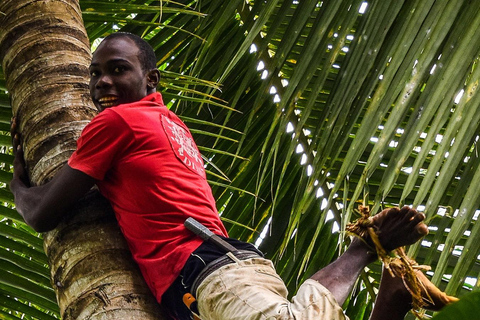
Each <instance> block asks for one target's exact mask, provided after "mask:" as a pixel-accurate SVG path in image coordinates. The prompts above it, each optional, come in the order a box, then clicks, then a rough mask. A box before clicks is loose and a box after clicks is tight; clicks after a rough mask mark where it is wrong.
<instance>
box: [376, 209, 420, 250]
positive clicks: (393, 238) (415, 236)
mask: <svg viewBox="0 0 480 320" xmlns="http://www.w3.org/2000/svg"><path fill="white" fill-rule="evenodd" d="M424 219H425V215H424V214H423V213H421V212H417V210H415V209H411V208H410V207H406V206H405V207H403V208H401V209H399V208H391V209H385V210H383V211H382V212H380V213H378V214H376V215H374V216H373V217H371V220H372V221H373V225H374V226H373V228H374V229H375V232H376V233H377V235H378V238H379V240H380V243H381V244H382V246H383V248H385V250H387V251H391V250H393V249H396V248H398V247H403V246H407V245H410V244H413V243H415V242H417V241H418V240H419V239H420V238H422V237H424V236H426V235H427V234H428V228H427V225H426V224H425V223H423V220H424Z"/></svg>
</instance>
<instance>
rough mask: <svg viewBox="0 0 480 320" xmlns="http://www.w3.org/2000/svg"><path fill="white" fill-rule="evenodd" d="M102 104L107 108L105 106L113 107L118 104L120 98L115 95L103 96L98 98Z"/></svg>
mask: <svg viewBox="0 0 480 320" xmlns="http://www.w3.org/2000/svg"><path fill="white" fill-rule="evenodd" d="M97 101H98V103H99V104H100V106H101V107H102V108H103V109H105V108H110V107H113V106H114V105H116V104H117V101H118V98H117V97H115V96H108V97H102V98H100V99H98V100H97Z"/></svg>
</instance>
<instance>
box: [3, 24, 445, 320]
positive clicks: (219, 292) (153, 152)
mask: <svg viewBox="0 0 480 320" xmlns="http://www.w3.org/2000/svg"><path fill="white" fill-rule="evenodd" d="M155 62H156V61H155V54H154V52H153V50H152V48H151V47H150V46H149V45H148V43H146V42H145V41H144V40H142V39H141V38H140V37H138V36H135V35H133V34H128V33H115V34H112V35H110V36H108V37H107V38H105V39H104V40H103V42H102V43H101V44H100V45H99V47H98V48H97V50H96V51H95V53H94V55H93V58H92V62H91V65H90V94H91V98H92V100H93V102H94V103H95V105H96V107H97V108H98V109H99V111H101V112H100V114H99V115H98V116H96V117H95V118H94V119H93V120H92V122H91V123H90V124H89V125H87V126H86V127H85V129H84V131H83V132H82V135H81V137H80V138H79V140H78V143H77V150H76V151H75V152H74V154H73V155H72V156H71V157H70V159H69V161H68V164H67V165H65V166H64V167H63V168H62V169H61V170H60V171H59V172H58V173H57V174H56V175H55V177H54V178H53V179H52V180H51V181H50V182H48V183H46V184H44V185H41V186H35V187H31V186H30V184H29V180H28V177H27V174H26V170H25V168H24V167H25V165H24V160H23V151H22V148H21V144H20V141H21V137H20V134H19V133H16V122H15V121H14V122H13V124H12V134H13V136H14V139H13V143H14V149H15V150H16V155H15V163H14V170H15V173H14V178H13V180H12V182H11V184H10V188H11V190H12V192H13V193H14V196H15V203H16V206H17V210H18V212H19V213H20V214H21V215H22V216H23V217H24V219H25V221H26V222H27V223H28V224H29V225H31V226H32V227H33V228H34V229H35V230H37V231H39V232H42V231H47V230H50V229H52V228H55V226H56V225H57V224H58V223H59V221H60V220H61V219H62V216H63V214H64V212H65V211H66V210H67V209H68V208H69V207H70V206H71V205H73V204H74V203H75V202H76V201H77V200H78V199H80V198H81V197H82V196H83V195H85V193H87V192H88V191H89V190H90V188H91V187H93V185H94V184H97V186H98V188H99V189H100V192H101V193H102V194H103V195H104V196H105V197H106V198H107V199H108V200H109V201H110V203H111V205H112V207H113V209H114V211H115V214H116V217H117V220H118V223H119V225H120V228H121V229H122V232H123V234H124V236H125V238H126V240H127V242H128V244H129V247H130V250H131V252H132V255H133V258H134V259H135V261H136V262H137V264H138V265H139V267H140V269H141V271H142V274H143V276H144V278H145V280H146V282H147V284H148V285H149V287H150V289H151V291H152V292H153V294H154V295H155V297H156V299H157V301H158V302H160V303H162V304H163V305H164V306H165V309H166V310H167V311H168V313H169V314H170V315H171V317H172V318H174V319H190V318H191V317H192V314H198V313H199V314H200V317H201V318H202V319H222V320H223V319H264V318H265V319H268V318H276V319H344V315H343V311H342V309H341V307H340V305H341V304H343V302H344V301H345V300H346V298H347V297H348V295H349V293H350V291H351V289H352V288H353V286H354V284H355V281H356V279H357V277H358V276H359V274H360V272H361V271H362V270H363V268H364V267H365V266H366V265H368V264H369V263H371V262H373V261H375V260H376V259H377V251H378V250H380V249H382V250H383V249H385V250H387V251H390V250H393V249H396V248H398V247H401V246H405V245H409V244H413V243H415V242H416V241H418V240H419V239H420V238H421V237H423V236H424V235H426V234H427V233H428V230H427V228H426V226H425V224H424V223H423V222H422V221H423V220H424V215H423V214H422V213H418V212H417V211H415V210H413V209H410V208H408V207H404V208H402V209H397V208H393V209H387V210H384V211H382V212H380V213H379V214H377V215H375V216H373V217H372V218H371V219H369V225H368V226H367V227H368V228H370V230H371V231H372V232H370V233H369V235H368V236H365V237H364V239H363V240H364V241H363V240H361V239H354V240H353V242H352V244H351V245H350V247H349V248H348V250H347V251H346V252H345V253H344V254H343V255H342V256H341V257H340V258H339V259H337V260H336V261H334V262H333V263H332V264H330V265H329V266H327V267H325V268H324V269H322V270H320V271H318V272H317V273H315V274H314V275H313V276H312V277H311V278H310V279H309V280H307V281H305V282H304V283H303V284H302V285H301V286H300V287H299V289H298V292H297V294H296V297H295V298H294V299H293V301H292V302H289V301H288V300H287V290H286V287H285V285H284V283H283V281H281V279H280V278H279V277H278V276H277V275H276V272H275V270H274V268H273V265H272V263H271V262H270V261H269V260H266V259H264V258H263V255H262V253H261V252H259V251H258V250H257V249H256V248H255V247H254V246H253V245H251V244H248V243H244V242H241V241H238V240H235V239H230V238H228V235H227V232H226V230H225V227H224V226H223V224H222V222H221V221H220V219H219V216H218V214H217V211H216V206H215V201H214V199H213V196H212V193H211V190H210V187H209V185H208V183H207V180H206V176H205V171H204V166H203V162H202V159H201V157H200V154H199V151H198V149H197V147H196V145H195V143H194V142H193V139H192V136H191V134H190V132H189V130H188V128H187V127H186V126H185V125H184V124H183V123H182V122H181V121H180V120H179V119H178V117H177V116H176V115H175V114H174V113H173V112H171V111H169V110H168V109H167V108H166V107H165V106H164V104H163V101H162V96H161V94H160V93H158V92H156V87H157V84H158V82H159V79H160V73H159V71H158V70H157V69H156V64H155ZM189 217H190V218H194V219H195V220H197V221H199V222H200V223H201V224H203V225H204V226H205V227H207V228H208V229H209V230H210V231H212V232H213V233H214V234H216V235H217V236H218V237H220V240H219V241H220V242H225V244H224V247H231V250H229V252H228V253H225V251H224V250H223V248H221V247H219V246H218V245H217V244H216V243H212V242H209V241H203V240H202V239H201V238H200V237H197V236H196V235H195V234H194V233H192V232H191V231H189V230H188V229H187V228H186V227H185V226H184V222H185V220H186V219H187V218H189ZM375 247H377V251H375V250H374V248H375ZM418 279H420V282H421V283H423V286H421V297H424V298H425V299H427V301H428V302H427V303H426V305H425V307H429V308H434V309H440V308H441V307H443V306H444V305H445V304H447V303H449V302H451V301H453V298H451V297H448V296H446V295H445V294H443V293H442V292H440V291H439V290H438V289H437V288H435V287H434V286H433V285H431V283H430V282H429V281H428V280H427V279H426V278H425V277H424V276H422V275H418ZM194 299H196V300H197V302H198V304H197V305H195V304H191V302H192V301H193V300H194ZM411 304H412V296H411V293H410V292H409V291H408V290H407V289H406V288H405V286H404V284H403V281H402V279H401V278H398V277H396V278H394V277H392V276H391V275H390V273H389V272H388V271H384V273H383V277H382V284H381V286H380V292H379V295H378V300H377V303H376V305H375V309H374V311H373V313H372V317H371V318H372V319H385V318H386V317H387V316H388V317H389V318H390V319H394V320H395V319H403V317H404V315H405V313H406V312H407V311H408V310H410V308H411ZM192 312H193V313H192Z"/></svg>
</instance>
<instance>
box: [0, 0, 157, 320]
mask: <svg viewBox="0 0 480 320" xmlns="http://www.w3.org/2000/svg"><path fill="white" fill-rule="evenodd" d="M0 12H2V14H0V58H1V60H2V63H3V64H2V65H3V70H4V73H5V77H6V83H7V88H8V90H9V93H10V97H11V102H12V109H13V110H12V111H13V114H14V115H15V116H16V117H17V119H18V122H19V130H20V132H21V134H22V138H23V146H24V151H25V158H26V162H27V166H28V169H29V174H30V177H31V181H32V183H33V184H34V185H38V184H42V183H44V182H46V181H48V179H50V178H51V177H52V176H53V175H54V173H55V172H56V171H57V170H58V169H59V168H60V167H61V166H62V165H63V164H64V163H65V162H66V160H67V159H68V157H69V156H70V154H71V153H72V152H73V151H74V150H75V146H76V145H75V141H76V139H77V138H78V136H79V134H80V132H81V130H82V129H83V127H84V126H85V124H86V123H88V121H89V119H90V118H91V117H93V116H94V115H95V113H96V111H95V108H94V106H93V104H92V103H91V101H90V98H89V92H88V65H89V63H90V58H91V53H90V47H89V41H88V38H87V35H86V31H85V28H84V26H83V21H82V17H81V11H80V8H79V5H78V1H76V0H1V1H0ZM44 249H45V252H46V254H47V256H48V259H49V262H50V267H51V278H52V285H53V287H54V289H55V291H56V293H57V301H58V304H59V306H60V310H61V316H62V318H63V319H142V320H147V319H162V318H163V317H162V315H161V312H160V310H159V307H158V305H157V303H156V301H155V299H154V298H153V296H152V294H151V293H150V291H149V289H148V287H147V286H146V284H145V282H144V280H143V278H142V277H141V275H140V272H139V270H138V267H137V266H136V264H135V263H134V262H133V260H132V259H131V255H130V252H129V250H128V248H127V246H126V243H125V241H124V239H123V237H122V235H121V233H120V231H119V228H118V226H117V223H116V221H115V218H114V215H113V214H112V212H111V209H110V206H109V204H108V203H107V202H106V200H105V199H103V198H102V197H100V196H99V195H98V193H96V192H92V193H91V194H89V195H88V196H87V197H85V199H84V200H82V201H81V202H80V203H79V204H78V205H77V206H76V207H75V208H72V210H71V212H69V213H68V214H66V217H65V219H64V221H63V222H62V223H61V224H60V225H59V226H58V227H57V228H56V229H55V230H53V231H51V232H48V233H46V234H45V235H44Z"/></svg>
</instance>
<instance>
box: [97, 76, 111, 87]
mask: <svg viewBox="0 0 480 320" xmlns="http://www.w3.org/2000/svg"><path fill="white" fill-rule="evenodd" d="M95 86H96V87H97V88H105V87H110V86H112V78H111V77H110V76H109V75H106V74H103V75H101V76H100V77H99V78H98V80H97V83H96V84H95Z"/></svg>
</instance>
